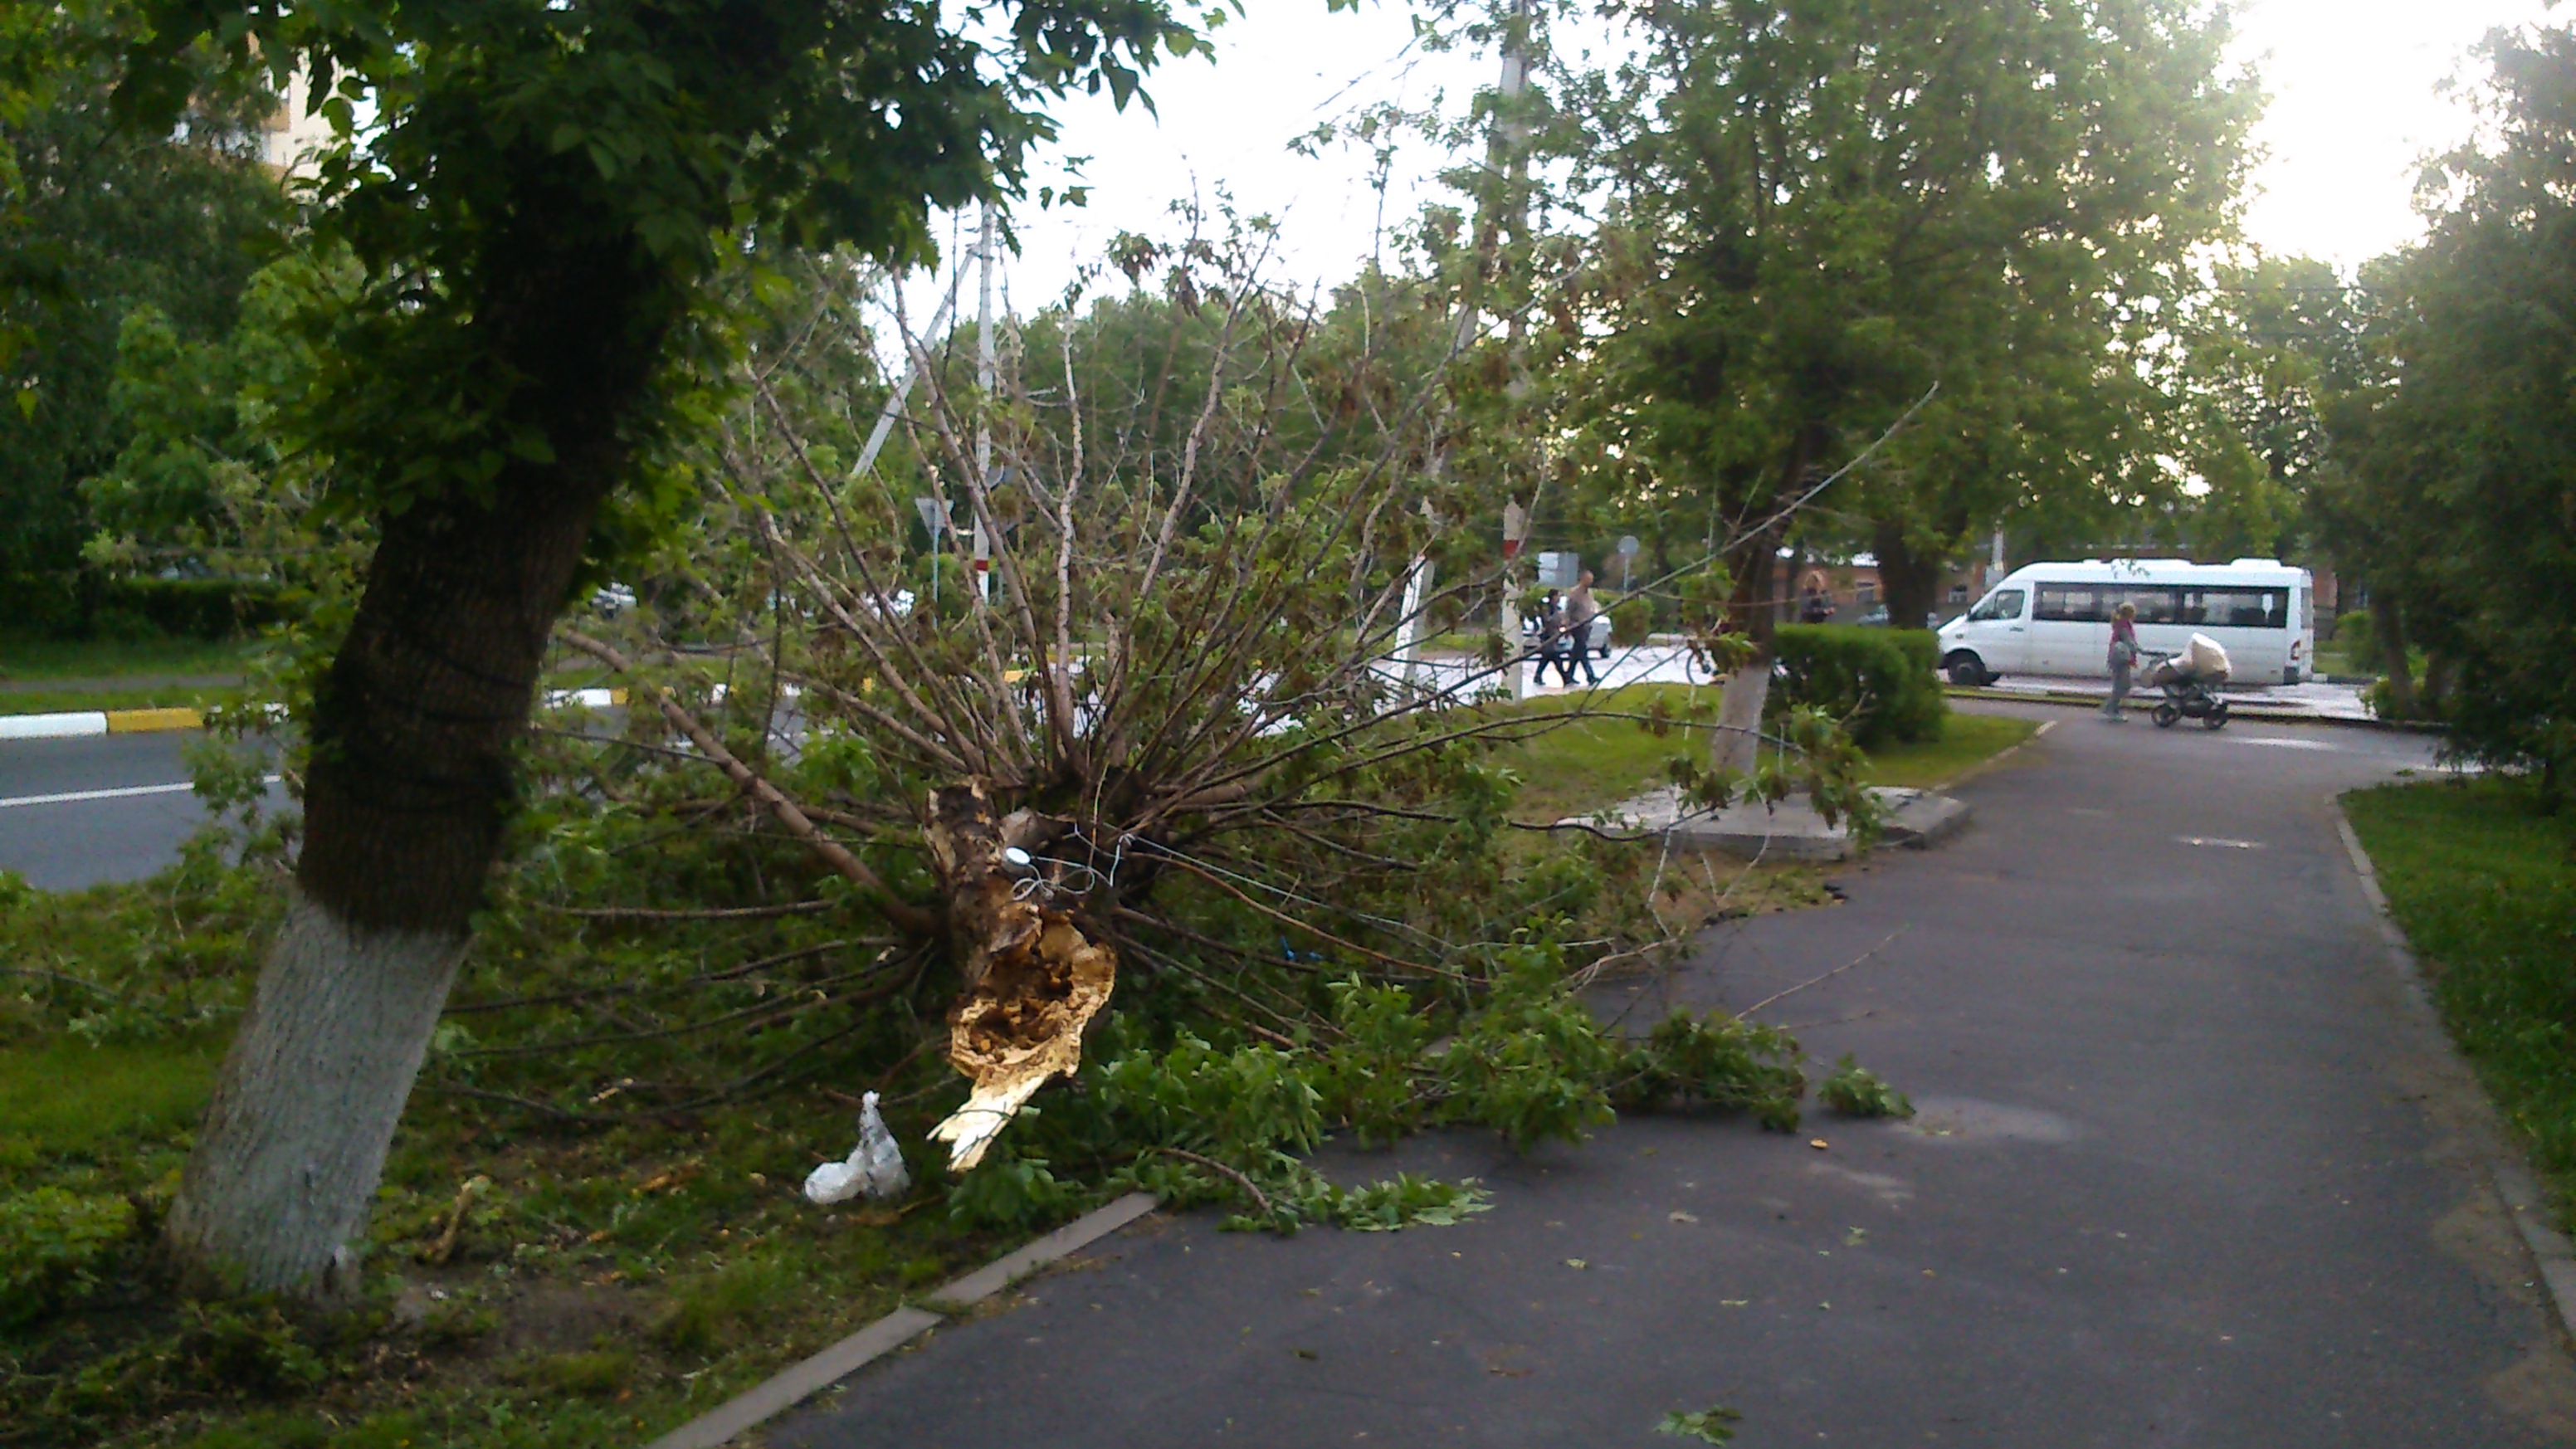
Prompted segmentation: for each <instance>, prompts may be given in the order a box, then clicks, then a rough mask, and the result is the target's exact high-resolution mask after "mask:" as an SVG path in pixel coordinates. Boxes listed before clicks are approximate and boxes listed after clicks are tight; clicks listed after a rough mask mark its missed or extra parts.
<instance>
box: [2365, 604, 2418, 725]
mask: <svg viewBox="0 0 2576 1449" xmlns="http://www.w3.org/2000/svg"><path fill="white" fill-rule="evenodd" d="M2370 632H2371V636H2372V638H2373V639H2374V640H2375V641H2376V642H2377V644H2378V645H2379V663H2380V667H2381V668H2382V669H2384V670H2386V671H2387V678H2388V706H2389V709H2390V711H2391V713H2393V714H2394V715H2395V716H2396V717H2397V718H2399V719H2413V718H2414V717H2415V670H2414V666H2413V665H2412V664H2410V663H2409V662H2408V661H2407V658H2406V623H2405V620H2404V619H2402V618H2401V617H2399V615H2398V612H2397V599H2396V597H2395V596H2394V595H2392V594H2389V593H2388V592H2386V591H2385V590H2382V589H2373V590H2371V591H2370Z"/></svg>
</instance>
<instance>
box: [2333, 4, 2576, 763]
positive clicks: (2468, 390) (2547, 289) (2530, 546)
mask: <svg viewBox="0 0 2576 1449" xmlns="http://www.w3.org/2000/svg"><path fill="white" fill-rule="evenodd" d="M2485 52H2486V55H2487V57H2488V59H2489V61H2490V64H2491V66H2492V76H2491V79H2490V82H2489V85H2488V86H2487V88H2486V89H2485V90H2484V91H2483V92H2482V97H2481V98H2482V103H2483V105H2484V107H2485V109H2486V110H2487V112H2488V116H2489V119H2490V121H2491V122H2492V135H2493V137H2494V140H2493V142H2492V143H2491V144H2490V145H2489V146H2488V147H2485V148H2478V147H2474V146H2473V147H2471V148H2468V149H2464V150H2462V151H2460V152H2458V153H2456V154H2454V155H2452V156H2451V157H2449V158H2447V159H2446V160H2445V161H2444V162H2443V163H2442V164H2441V166H2440V168H2439V169H2438V171H2437V172H2435V173H2434V175H2433V176H2432V177H2431V179H2430V182H2429V184H2428V191H2427V195H2428V197H2429V199H2430V200H2431V202H2432V203H2433V207H2432V209H2431V212H2430V220H2431V223H2432V225H2431V229H2430V233H2429V235H2428V236H2427V237H2426V239H2425V241H2424V243H2423V245H2422V246H2421V247H2419V248H2417V249H2415V250H2413V251H2411V252H2409V253H2406V254H2402V255H2400V256H2398V257H2395V258H2391V259H2387V260H2385V261H2383V262H2382V263H2381V264H2379V265H2377V266H2375V267H2374V268H2372V269H2371V270H2370V271H2369V272H2367V273H2366V274H2365V280H2366V281H2367V282H2369V283H2370V285H2371V290H2372V292H2373V294H2374V297H2375V304H2374V308H2373V316H2372V319H2371V321H2370V324H2369V326H2368V327H2367V329H2366V331H2365V334H2364V335H2365V339H2366V340H2367V341H2368V342H2369V343H2370V344H2371V345H2372V347H2373V349H2374V352H2375V354H2376V356H2375V357H2374V363H2375V366H2374V368H2373V371H2374V374H2375V375H2374V376H2373V377H2372V378H2370V379H2369V380H2368V382H2367V385H2366V386H2365V387H2363V388H2361V389H2360V390H2358V391H2356V392H2355V393H2354V394H2352V395H2351V396H2350V397H2349V398H2348V399H2347V400H2346V402H2345V404H2344V405H2343V406H2341V407H2339V408H2338V409H2337V411H2336V414H2335V423H2336V428H2335V440H2336V450H2337V452H2338V454H2339V455H2340V458H2341V461H2342V463H2343V465H2344V470H2345V472H2346V474H2347V475H2348V476H2347V477H2346V478H2344V479H2343V480H2341V481H2340V483H2339V485H2338V486H2336V487H2334V488H2333V489H2331V490H2329V491H2328V492H2327V493H2326V494H2325V496H2324V498H2323V500H2322V502H2323V516H2324V519H2325V526H2326V527H2327V528H2328V529H2329V536H2330V538H2332V539H2333V541H2334V542H2335V545H2336V547H2337V549H2338V553H2339V557H2344V558H2349V559H2350V560H2351V561H2352V562H2353V563H2354V564H2356V565H2358V567H2359V569H2360V570H2361V571H2362V572H2363V573H2365V574H2366V575H2367V577H2368V578H2369V580H2370V585H2371V601H2372V607H2373V613H2374V615H2375V623H2376V624H2377V625H2378V629H2377V632H2378V634H2379V640H2380V644H2381V646H2382V653H2383V655H2385V656H2386V657H2387V658H2388V660H2389V662H2390V667H2391V670H2392V675H2391V681H2390V682H2391V684H2392V685H2394V686H2397V687H2398V692H2397V693H2396V695H2395V697H2394V698H2393V699H2392V700H2391V703H2392V704H2393V705H2394V706H2396V707H2397V708H2399V709H2405V708H2407V707H2408V706H2409V705H2411V704H2413V703H2414V701H2411V700H2409V699H2407V698H2406V697H2405V694H2404V692H2403V686H2404V684H2405V674H2404V671H2405V664H2404V660H2405V652H2404V649H2405V645H2406V644H2407V643H2408V642H2410V640H2411V642H2414V643H2417V644H2421V645H2423V646H2425V648H2426V650H2427V652H2428V655H2429V656H2430V661H2431V662H2430V664H2429V665H2428V677H2427V680H2426V693H2427V695H2428V697H2429V698H2428V700H2427V701H2426V702H2425V703H2426V704H2427V705H2428V706H2437V707H2438V708H2439V709H2440V710H2441V712H2442V713H2443V714H2444V715H2445V716H2446V717H2447V718H2448V720H2449V722H2450V724H2451V726H2452V734H2451V740H2452V743H2453V745H2454V747H2455V748H2458V749H2460V750H2462V751H2464V752H2465V753H2468V754H2471V755H2474V756H2477V757H2480V758H2483V759H2486V760H2490V761H2493V762H2495V763H2499V764H2505V765H2512V766H2522V767H2529V768H2533V769H2535V770H2537V771H2538V772H2539V773H2540V774H2541V776H2542V777H2543V778H2544V781H2545V782H2546V784H2547V786H2548V790H2549V793H2550V794H2551V795H2552V796H2554V797H2557V798H2564V795H2565V793H2566V791H2567V789H2568V782H2569V780H2570V779H2571V770H2576V676H2571V673H2570V671H2569V669H2568V658H2569V655H2570V651H2571V646H2576V411H2571V409H2570V408H2569V406H2568V392H2567V380H2568V378H2569V377H2571V376H2576V320H2571V319H2576V33H2571V32H2570V30H2569V29H2567V28H2565V27H2558V28H2544V29H2534V30H2525V31H2521V32H2498V33H2496V34H2495V35H2492V36H2490V37H2489V39H2488V41H2487V44H2486V47H2485Z"/></svg>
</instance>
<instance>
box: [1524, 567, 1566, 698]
mask: <svg viewBox="0 0 2576 1449" xmlns="http://www.w3.org/2000/svg"><path fill="white" fill-rule="evenodd" d="M1533 627H1535V628H1536V629H1537V631H1538V667H1537V668H1536V669H1534V670H1532V671H1530V682H1531V683H1532V684H1545V683H1547V667H1548V666H1549V665H1551V664H1553V665H1555V666H1556V667H1557V669H1558V670H1559V671H1561V672H1564V673H1565V677H1566V682H1567V683H1569V684H1570V683H1572V682H1573V674H1572V673H1571V671H1567V670H1566V666H1565V656H1564V654H1563V653H1562V652H1561V651H1562V649H1563V646H1564V643H1565V605H1564V603H1563V601H1562V600H1560V599H1559V598H1558V597H1557V593H1556V590H1554V589H1550V590H1548V591H1547V593H1546V595H1545V596H1544V597H1542V598H1541V599H1540V600H1539V601H1538V618H1537V619H1536V620H1534V621H1533Z"/></svg>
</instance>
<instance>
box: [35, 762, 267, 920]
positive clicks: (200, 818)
mask: <svg viewBox="0 0 2576 1449" xmlns="http://www.w3.org/2000/svg"><path fill="white" fill-rule="evenodd" d="M202 738H203V736H202V735H201V734H199V733H198V732H197V731H195V730H169V731H162V732H156V733H150V734H131V735H94V736H91V737H89V738H86V739H68V740H9V741H6V742H0V870H8V871H15V872H17V873H18V874H19V875H22V876H24V877H26V878H27V881H28V883H29V884H31V885H35V886H39V887H42V888H44V889H46V890H72V889H75V888H77V887H80V886H86V885H97V884H100V883H102V882H107V881H125V880H140V879H142V878H143V877H144V876H147V875H150V874H152V873H153V872H154V871H157V870H159V869H161V868H162V867H163V866H166V865H168V864H170V863H171V862H172V861H175V860H177V859H178V858H179V846H180V843H181V842H182V841H185V840H186V839H187V838H188V837H189V836H190V835H191V834H193V833H195V831H196V830H197V829H198V827H200V826H202V825H204V824H205V823H206V819H207V815H206V810H205V807H204V806H203V805H201V804H199V803H198V800H197V797H196V796H194V795H192V794H190V793H189V792H188V767H187V764H186V761H185V760H184V759H183V758H182V754H183V751H184V750H185V749H186V747H187V746H188V745H190V744H191V743H194V742H195V741H197V740H199V739H202ZM273 793H274V792H273ZM280 803H283V800H282V797H281V799H280Z"/></svg>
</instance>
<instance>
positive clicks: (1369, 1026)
mask: <svg viewBox="0 0 2576 1449" xmlns="http://www.w3.org/2000/svg"><path fill="white" fill-rule="evenodd" d="M1326 989H1327V990H1329V991H1331V992H1332V995H1333V1024H1334V1025H1336V1026H1338V1027H1340V1028H1341V1030H1342V1039H1341V1040H1339V1041H1336V1042H1334V1043H1332V1045H1330V1046H1329V1047H1327V1048H1326V1049H1325V1051H1324V1056H1323V1062H1322V1064H1321V1071H1320V1077H1321V1080H1320V1081H1319V1082H1318V1084H1317V1089H1318V1091H1319V1093H1320V1094H1321V1097H1322V1103H1321V1105H1322V1108H1323V1111H1324V1112H1325V1114H1326V1115H1328V1116H1330V1117H1332V1118H1334V1119H1336V1120H1339V1121H1342V1122H1346V1123H1348V1124H1349V1125H1350V1128H1351V1130H1352V1131H1353V1132H1354V1133H1355V1134H1357V1135H1358V1137H1359V1140H1360V1142H1361V1144H1362V1145H1364V1146H1371V1147H1384V1146H1388V1145H1390V1144H1392V1143H1394V1142H1395V1141H1397V1140H1398V1139H1400V1138H1404V1137H1409V1136H1411V1135H1412V1134H1413V1133H1414V1132H1416V1131H1418V1130H1419V1129H1420V1128H1421V1126H1422V1121H1423V1107H1424V1103H1423V1098H1422V1089H1421V1084H1420V1083H1419V1082H1417V1081H1416V1080H1415V1076H1416V1073H1417V1072H1418V1070H1419V1063H1420V1061H1421V1057H1422V1050H1423V1048H1424V1047H1426V1046H1428V1045H1430V1043H1431V1032H1432V1027H1431V1023H1430V1021H1429V1020H1427V1019H1426V1018H1425V1017H1424V1016H1423V1015H1422V1014H1421V1013H1420V1012H1419V1011H1417V1010H1416V1008H1415V1004H1414V999H1413V993H1411V992H1409V991H1407V990H1405V989H1404V988H1403V987H1401V986H1395V985H1391V984H1387V985H1374V984H1371V983H1369V982H1366V981H1363V980H1361V979H1359V978H1358V977H1352V978H1350V979H1348V980H1343V981H1335V982H1331V983H1329V984H1328V986H1327V988H1326Z"/></svg>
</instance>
